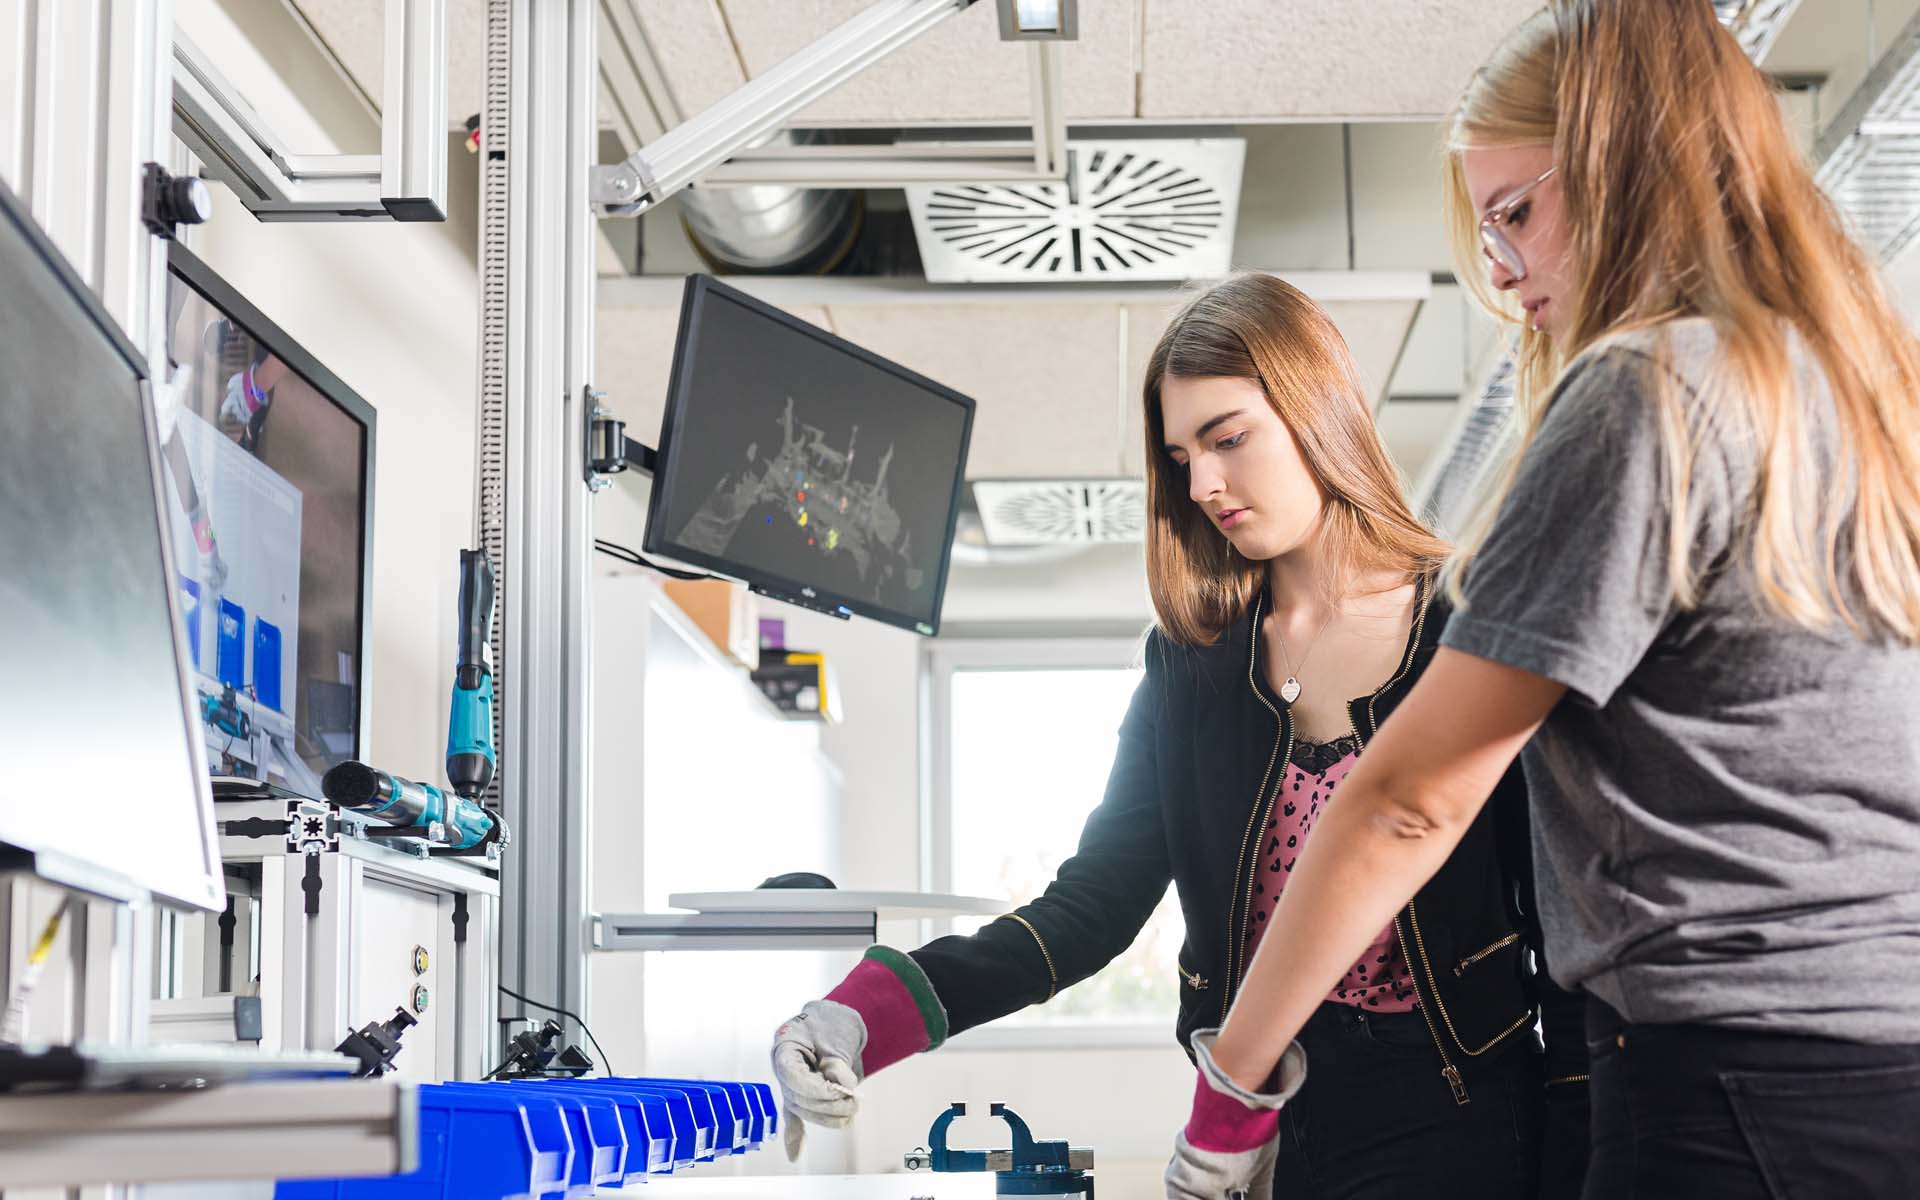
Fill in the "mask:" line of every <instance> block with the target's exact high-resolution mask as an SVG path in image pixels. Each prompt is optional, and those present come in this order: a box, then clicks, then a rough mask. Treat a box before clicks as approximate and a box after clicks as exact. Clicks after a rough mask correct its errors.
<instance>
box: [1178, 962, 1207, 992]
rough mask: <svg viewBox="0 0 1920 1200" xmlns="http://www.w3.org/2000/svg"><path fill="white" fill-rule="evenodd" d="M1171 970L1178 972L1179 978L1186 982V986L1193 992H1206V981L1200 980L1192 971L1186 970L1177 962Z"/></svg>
mask: <svg viewBox="0 0 1920 1200" xmlns="http://www.w3.org/2000/svg"><path fill="white" fill-rule="evenodd" d="M1173 969H1174V970H1176V971H1178V972H1180V978H1182V979H1184V980H1186V981H1187V986H1188V987H1190V988H1192V989H1193V990H1194V991H1196V992H1204V991H1206V990H1207V981H1206V980H1205V979H1203V978H1201V977H1200V976H1198V975H1195V974H1194V973H1193V972H1192V971H1189V970H1187V969H1186V968H1185V967H1183V966H1181V965H1180V964H1179V963H1178V962H1176V963H1174V964H1173Z"/></svg>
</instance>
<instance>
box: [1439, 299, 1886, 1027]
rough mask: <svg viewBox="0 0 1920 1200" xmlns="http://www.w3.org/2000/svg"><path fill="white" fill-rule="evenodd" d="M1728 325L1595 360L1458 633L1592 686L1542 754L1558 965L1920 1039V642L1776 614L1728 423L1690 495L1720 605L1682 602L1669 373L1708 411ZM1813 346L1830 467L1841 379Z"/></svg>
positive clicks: (1499, 536)
mask: <svg viewBox="0 0 1920 1200" xmlns="http://www.w3.org/2000/svg"><path fill="white" fill-rule="evenodd" d="M1663 342H1664V348H1663ZM1716 347H1717V342H1716V337H1715V334H1714V331H1713V328H1712V326H1711V325H1710V324H1709V323H1708V322H1706V321H1704V320H1699V319H1692V320H1684V321H1676V322H1672V323H1670V324H1667V325H1665V326H1663V327H1659V328H1657V329H1654V330H1650V331H1644V332H1641V333H1637V334H1634V335H1631V336H1629V337H1627V338H1624V339H1622V340H1620V341H1617V342H1614V343H1612V344H1610V345H1609V346H1607V347H1606V348H1604V349H1602V350H1600V351H1597V352H1595V353H1593V354H1591V355H1589V356H1587V357H1586V358H1584V359H1582V360H1581V361H1579V362H1577V363H1575V364H1574V365H1573V367H1572V368H1571V369H1570V370H1569V372H1568V373H1567V376H1566V378H1565V380H1564V381H1563V382H1562V384H1561V386H1560V388H1559V391H1558V393H1557V396H1556V398H1555V400H1554V401H1553V404H1552V405H1551V407H1550V408H1549V410H1548V413H1547V416H1546V418H1545V419H1544V421H1543V423H1542V425H1541V428H1540V432H1539V436H1538V438H1537V439H1536V440H1535V442H1534V443H1533V445H1532V446H1531V447H1530V449H1529V450H1528V452H1527V455H1526V458H1525V459H1524V461H1523V463H1522V465H1521V468H1520V474H1519V478H1518V481H1517V483H1516V485H1515V487H1514V490H1513V492H1512V493H1511V494H1510V495H1509V496H1508V497H1507V499H1506V501H1505V503H1504V504H1503V505H1502V508H1501V510H1500V513H1499V514H1498V517H1497V520H1496V522H1495V525H1494V529H1493V532H1492V535H1491V536H1490V537H1489V539H1488V540H1487V541H1486V543H1485V545H1484V547H1483V548H1482V550H1481V553H1480V556H1479V558H1478V560H1477V561H1476V562H1475V563H1474V565H1473V567H1472V569H1471V570H1470V572H1469V574H1468V577H1467V582H1466V601H1467V603H1466V605H1465V607H1464V608H1463V610H1462V611H1460V612H1459V613H1457V614H1456V615H1455V616H1454V617H1453V619H1452V620H1451V622H1449V624H1448V626H1447V629H1446V632H1445V634H1444V635H1443V636H1442V639H1441V642H1442V644H1443V645H1446V646H1452V647H1455V648H1457V649H1459V650H1463V651H1465V652H1467V653H1469V654H1473V655H1475V656H1477V657H1481V658H1486V659H1491V660H1494V661H1496V662H1501V663H1505V664H1507V665H1509V666H1514V667H1518V668H1520V669H1521V670H1525V671H1529V672H1532V673H1534V674H1537V675H1542V676H1545V677H1547V678H1550V679H1553V680H1556V681H1558V682H1560V683H1563V684H1565V685H1566V686H1567V688H1568V689H1569V691H1568V695H1567V697H1566V699H1565V700H1563V701H1562V702H1561V703H1560V704H1559V705H1558V706H1556V707H1555V709H1554V710H1553V712H1552V714H1551V715H1550V716H1549V717H1548V718H1547V720H1546V723H1545V724H1544V725H1543V726H1542V727H1541V729H1540V732H1539V733H1538V734H1536V735H1535V736H1534V738H1533V740H1532V741H1531V742H1530V743H1529V744H1528V745H1527V747H1526V750H1525V751H1524V753H1523V759H1524V762H1525V765H1526V774H1527V782H1528V786H1529V789H1530V791H1531V793H1532V803H1533V811H1534V826H1533V827H1534V842H1535V859H1534V861H1535V864H1536V867H1535V870H1536V875H1537V881H1538V890H1539V896H1540V908H1541V917H1542V924H1543V926H1544V928H1545V932H1546V951H1547V959H1548V963H1549V965H1550V968H1551V970H1552V973H1553V976H1554V978H1555V979H1556V980H1557V981H1559V982H1560V983H1561V984H1562V985H1564V986H1567V987H1574V988H1585V989H1586V990H1587V991H1589V992H1591V993H1593V994H1594V995H1596V996H1598V997H1599V998H1600V999H1602V1000H1605V1001H1606V1002H1607V1003H1608V1004H1610V1005H1612V1006H1613V1007H1614V1008H1615V1009H1617V1010H1618V1011H1619V1012H1620V1013H1621V1014H1622V1015H1623V1016H1624V1017H1625V1018H1626V1019H1627V1020H1628V1021H1631V1022H1648V1023H1695V1024H1707V1025H1718V1026H1726V1027H1731V1028H1740V1029H1751V1030H1768V1031H1777V1032H1796V1033H1804V1034H1811V1035H1819V1036H1825V1037H1833V1038H1841V1039H1846V1040H1851V1041H1859V1042H1879V1043H1920V651H1916V650H1914V649H1910V648H1902V647H1899V646H1897V645H1894V644H1891V643H1890V642H1886V641H1884V640H1882V641H1878V642H1870V641H1862V640H1859V639H1857V638H1854V637H1852V636H1850V635H1848V634H1846V633H1845V632H1835V633H1831V634H1816V633H1812V632H1808V631H1807V630H1805V629H1803V628H1801V627H1799V626H1795V625H1792V624H1789V623H1788V622H1786V621H1784V620H1781V619H1780V618H1778V617H1776V616H1774V615H1773V614H1772V613H1771V612H1769V611H1766V610H1763V609H1762V608H1761V606H1760V602H1759V600H1758V599H1757V591H1756V587H1755V583H1754V578H1753V573H1752V570H1751V557H1750V555H1749V553H1748V541H1747V537H1746V534H1745V532H1744V529H1745V513H1746V510H1747V505H1748V503H1749V501H1750V499H1751V492H1752V487H1753V481H1754V478H1755V474H1756V462H1757V451H1756V450H1755V448H1754V445H1753V439H1752V438H1750V437H1746V436H1736V435H1734V434H1732V433H1731V432H1729V431H1727V430H1726V429H1725V428H1724V427H1723V428H1722V429H1721V430H1720V431H1719V432H1718V433H1714V432H1709V433H1708V434H1707V435H1706V438H1705V442H1704V446H1703V449H1702V453H1701V455H1700V457H1699V460H1698V462H1697V463H1696V465H1695V470H1694V479H1693V495H1692V496H1691V498H1690V501H1689V504H1688V509H1689V513H1690V519H1689V522H1688V524H1689V526H1690V527H1691V530H1692V537H1693V545H1692V548H1691V554H1692V556H1693V558H1692V562H1693V564H1694V567H1695V570H1696V571H1698V572H1703V575H1702V580H1701V591H1700V603H1699V605H1698V607H1696V608H1695V609H1693V610H1692V611H1689V612H1682V611H1679V610H1678V608H1677V607H1676V606H1675V605H1674V604H1673V603H1672V602H1671V600H1670V599H1669V598H1668V582H1669V576H1668V571H1667V547H1668V545H1669V534H1668V516H1669V513H1670V511H1671V510H1670V506H1669V501H1668V498H1667V494H1666V491H1665V483H1664V480H1665V477H1666V474H1665V469H1664V467H1663V464H1662V457H1661V450H1660V440H1659V422H1658V408H1657V404H1658V395H1659V393H1658V392H1657V391H1655V390H1654V389H1655V388H1656V387H1658V386H1659V382H1658V381H1659V380H1660V379H1661V378H1662V372H1668V373H1670V374H1669V375H1667V376H1666V377H1667V378H1668V379H1669V381H1670V383H1671V386H1673V387H1674V388H1675V389H1676V390H1675V391H1674V393H1673V394H1674V395H1675V396H1676V397H1678V398H1679V399H1680V401H1681V403H1682V404H1683V405H1684V406H1688V411H1689V412H1697V411H1700V410H1698V409H1697V408H1694V407H1692V406H1696V405H1699V404H1702V403H1711V402H1712V400H1711V397H1710V396H1709V397H1708V398H1707V399H1704V400H1703V399H1702V398H1701V397H1700V395H1699V394H1698V389H1699V388H1700V387H1701V385H1702V383H1703V381H1705V380H1706V379H1707V378H1708V377H1709V374H1710V372H1711V369H1712V366H1713V363H1714V361H1715V358H1716ZM1792 355H1793V363H1794V369H1795V374H1796V379H1797V381H1798V382H1797V386H1798V388H1799V391H1800V395H1801V397H1802V398H1803V399H1805V400H1806V402H1807V411H1808V412H1809V413H1810V414H1812V419H1811V421H1810V426H1809V427H1810V428H1811V429H1812V430H1814V438H1815V443H1816V453H1817V457H1818V458H1819V459H1820V460H1821V461H1822V462H1823V463H1825V464H1826V465H1825V466H1824V467H1823V468H1822V475H1823V478H1822V484H1823V486H1831V485H1832V483H1833V481H1832V478H1831V477H1832V475H1833V474H1834V472H1833V471H1832V469H1831V463H1832V445H1833V441H1832V430H1833V428H1834V415H1833V406H1832V401H1831V398H1830V396H1829V394H1828V392H1827V388H1826V384H1825V382H1824V375H1823V373H1821V372H1820V371H1819V370H1818V368H1817V366H1816V365H1815V360H1814V359H1813V358H1812V356H1811V355H1809V354H1807V353H1806V352H1805V351H1804V349H1803V348H1802V347H1801V346H1800V345H1799V343H1798V341H1797V339H1796V340H1795V342H1794V346H1793V350H1792ZM1716 386H1718V385H1716ZM1722 403H1725V401H1724V400H1723V401H1722Z"/></svg>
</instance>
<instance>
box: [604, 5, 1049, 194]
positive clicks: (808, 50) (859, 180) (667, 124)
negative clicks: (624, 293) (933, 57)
mask: <svg viewBox="0 0 1920 1200" xmlns="http://www.w3.org/2000/svg"><path fill="white" fill-rule="evenodd" d="M628 2H629V0H601V2H600V8H601V10H602V16H603V19H604V20H605V21H606V26H605V28H606V29H607V31H608V33H609V35H610V37H611V42H610V46H611V47H612V48H616V49H618V50H620V51H621V52H622V53H620V54H618V55H616V56H614V58H615V61H614V62H613V63H612V64H611V65H610V66H608V67H607V68H606V75H605V83H606V85H607V90H608V94H609V95H610V96H611V97H612V98H613V102H614V106H615V112H614V114H613V115H614V117H615V126H616V128H617V129H619V131H620V133H621V136H622V138H623V140H624V141H625V142H626V148H627V150H628V151H629V157H628V158H627V160H626V161H625V162H623V163H618V164H614V165H611V166H604V167H596V168H594V173H593V179H594V188H593V199H594V202H595V204H596V205H597V206H598V207H599V208H600V209H601V210H602V211H604V212H606V213H608V214H609V215H613V216H635V215H638V214H639V213H641V212H644V211H646V210H647V209H649V208H651V207H653V206H654V205H656V204H659V203H660V202H661V201H663V200H665V199H666V198H667V197H669V196H671V195H673V194H674V193H675V192H677V191H679V190H680V189H682V188H684V187H687V186H689V185H691V184H693V183H695V182H696V181H698V183H699V184H700V185H701V186H703V187H740V186H755V185H761V184H782V185H786V186H791V187H810V188H835V187H888V186H903V185H905V184H908V183H984V182H998V183H1021V182H1044V181H1052V180H1058V179H1060V178H1061V177H1062V175H1063V174H1064V172H1065V168H1066V149H1065V147H1066V135H1067V129H1066V117H1065V107H1064V104H1063V102H1062V90H1061V81H1060V61H1059V57H1058V55H1059V50H1058V43H1057V42H1054V41H1047V42H1036V43H1034V44H1033V45H1032V46H1031V47H1030V49H1029V54H1030V56H1031V70H1032V79H1033V106H1034V111H1033V126H1034V128H1033V140H1032V141H1031V143H1028V142H1008V143H984V144H983V143H968V144H961V145H943V144H940V143H933V142H925V143H921V142H898V143H895V144H893V145H891V146H836V145H831V144H827V145H779V144H772V145H766V146H762V147H758V148H752V147H755V146H756V143H758V142H760V141H762V140H763V139H764V138H765V137H766V135H768V134H770V133H773V132H774V131H776V130H778V129H779V128H780V127H781V126H782V125H783V124H784V123H785V122H786V121H787V119H788V118H789V117H791V116H792V115H793V114H794V113H796V112H798V111H799V110H800V109H802V108H804V107H806V106H807V105H808V104H810V103H812V102H813V101H814V100H816V99H818V98H819V97H821V96H823V95H825V94H826V93H827V92H829V91H831V90H832V89H833V88H835V87H837V86H839V85H840V84H841V83H843V82H845V81H846V80H847V79H848V78H850V77H852V76H853V75H855V74H858V73H859V72H860V71H861V70H863V69H865V68H866V67H868V66H870V65H871V64H873V63H874V62H877V61H879V60H880V59H882V58H884V57H886V56H887V55H888V54H890V53H892V52H893V51H894V50H896V49H898V48H899V47H901V46H904V45H906V44H907V43H908V42H911V41H913V40H914V39H915V38H917V37H919V36H920V35H921V34H922V33H925V32H926V31H927V30H929V29H931V28H933V27H934V26H935V25H938V24H939V23H941V22H942V21H944V20H946V19H947V18H948V17H950V16H953V15H954V14H955V13H958V12H961V11H962V10H964V9H966V8H968V7H970V6H971V5H972V4H973V2H974V0H878V2H877V3H874V4H872V5H871V6H870V7H868V8H867V9H865V10H864V11H862V12H861V13H860V14H859V15H857V16H855V17H853V18H852V19H851V20H849V21H847V22H846V23H845V24H842V25H840V26H839V27H838V28H836V29H833V30H831V31H830V32H828V33H826V34H825V35H823V36H822V37H820V38H819V39H817V40H816V41H814V42H812V43H811V44H809V45H807V46H806V47H805V48H803V49H801V50H799V51H797V52H796V53H794V54H793V55H792V56H791V57H789V58H787V59H784V60H783V61H781V62H780V63H778V64H776V65H775V66H773V67H771V68H769V69H768V70H766V71H763V72H761V73H760V74H759V75H757V76H756V77H754V78H753V79H752V80H751V81H749V82H748V83H747V84H746V85H745V86H743V87H741V88H739V89H738V90H736V91H734V92H733V93H731V94H730V95H728V96H727V97H726V98H724V99H722V100H720V101H718V102H717V103H715V104H713V105H712V106H711V107H709V108H707V109H705V110H704V111H702V112H700V113H698V114H695V115H694V116H692V117H689V118H686V119H684V120H681V119H679V114H678V113H677V111H676V110H675V108H674V105H673V103H672V100H671V98H670V97H669V96H668V95H667V92H666V89H665V88H664V86H662V85H659V83H658V81H659V80H660V79H661V78H662V77H663V76H662V72H661V71H660V69H659V65H658V63H657V62H655V61H654V60H653V58H652V50H651V48H650V46H649V45H648V43H647V39H646V37H645V33H644V30H643V29H642V28H641V26H640V24H639V22H637V21H635V20H633V19H631V17H632V14H631V13H630V12H629V11H627V4H628ZM659 131H664V132H659Z"/></svg>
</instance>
